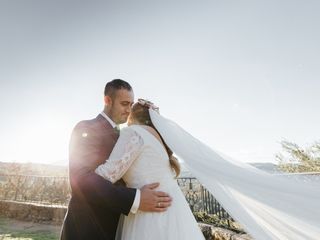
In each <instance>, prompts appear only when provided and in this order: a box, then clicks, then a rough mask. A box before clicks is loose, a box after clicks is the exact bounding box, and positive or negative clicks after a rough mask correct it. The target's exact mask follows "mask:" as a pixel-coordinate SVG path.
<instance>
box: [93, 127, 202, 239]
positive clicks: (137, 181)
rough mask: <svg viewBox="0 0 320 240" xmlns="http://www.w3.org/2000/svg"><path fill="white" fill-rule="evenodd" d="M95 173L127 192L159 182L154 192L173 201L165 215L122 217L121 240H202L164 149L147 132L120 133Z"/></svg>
mask: <svg viewBox="0 0 320 240" xmlns="http://www.w3.org/2000/svg"><path fill="white" fill-rule="evenodd" d="M96 173H97V174H99V175H101V176H102V177H104V178H105V179H107V180H109V181H111V182H113V183H114V182H116V181H117V180H119V179H120V178H122V179H123V180H124V181H125V182H126V184H127V186H128V187H131V188H141V187H142V186H144V185H145V184H150V183H153V182H159V183H160V186H159V187H158V188H157V189H156V190H159V191H164V192H166V193H168V194H169V195H170V196H171V197H172V199H173V201H172V205H171V206H170V207H169V208H168V210H167V211H165V212H162V213H156V212H142V211H139V210H138V212H137V213H136V214H132V213H129V215H128V216H125V218H124V223H123V228H122V233H121V239H122V240H150V239H153V240H188V239H189V240H203V239H204V237H203V234H202V232H201V230H200V228H199V227H198V225H197V222H196V220H195V218H194V216H193V214H192V212H191V210H190V208H189V205H188V203H187V201H186V199H185V197H184V195H183V193H182V192H181V190H180V187H179V186H178V184H177V181H176V180H175V178H174V176H175V175H174V173H173V171H172V169H171V166H170V163H169V157H168V154H167V152H166V150H165V148H164V146H163V145H162V143H161V142H160V141H159V140H158V139H157V138H156V137H155V136H154V135H152V134H151V133H150V132H149V131H148V130H146V129H144V128H143V127H141V126H139V125H131V126H129V127H126V128H124V129H122V130H121V132H120V136H119V139H118V141H117V143H116V145H115V147H114V149H113V151H112V153H111V155H110V157H109V159H108V160H107V161H106V162H105V163H104V164H103V165H100V166H99V167H98V168H97V169H96Z"/></svg>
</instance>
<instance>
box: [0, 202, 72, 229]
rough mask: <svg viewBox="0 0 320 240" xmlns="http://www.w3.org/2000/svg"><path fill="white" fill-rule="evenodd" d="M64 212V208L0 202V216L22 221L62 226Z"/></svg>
mask: <svg viewBox="0 0 320 240" xmlns="http://www.w3.org/2000/svg"><path fill="white" fill-rule="evenodd" d="M66 211H67V208H66V207H64V206H48V205H41V204H35V203H21V202H14V201H3V200H2V201H0V216H3V217H8V218H14V219H17V220H23V221H32V222H50V223H53V224H62V222H63V219H64V216H65V214H66Z"/></svg>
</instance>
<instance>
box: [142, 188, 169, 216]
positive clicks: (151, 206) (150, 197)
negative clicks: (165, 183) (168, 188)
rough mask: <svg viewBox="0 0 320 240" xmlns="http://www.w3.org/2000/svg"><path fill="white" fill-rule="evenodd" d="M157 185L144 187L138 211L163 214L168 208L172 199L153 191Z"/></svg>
mask: <svg viewBox="0 0 320 240" xmlns="http://www.w3.org/2000/svg"><path fill="white" fill-rule="evenodd" d="M159 185H160V184H159V183H151V184H147V185H144V186H143V187H142V188H141V189H140V191H141V197H140V205H139V210H141V211H145V212H164V211H166V210H167V209H168V207H170V205H171V202H172V198H171V197H170V196H169V195H168V194H167V193H165V192H161V191H155V190H154V189H155V188H157V187H158V186H159Z"/></svg>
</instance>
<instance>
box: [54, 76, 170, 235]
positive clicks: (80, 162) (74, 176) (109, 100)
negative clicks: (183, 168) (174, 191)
mask: <svg viewBox="0 0 320 240" xmlns="http://www.w3.org/2000/svg"><path fill="white" fill-rule="evenodd" d="M133 101H134V95H133V90H132V88H131V86H130V85H129V83H127V82H125V81H123V80H121V79H115V80H113V81H111V82H108V83H107V84H106V86H105V90H104V102H105V107H104V111H103V112H102V113H101V114H99V115H98V116H97V117H96V118H95V119H92V120H85V121H81V122H79V123H78V124H77V125H76V127H75V128H74V130H73V132H72V136H71V140H70V149H69V178H70V184H71V190H72V193H71V200H70V203H69V206H68V211H67V214H66V217H65V219H64V223H63V227H62V231H61V236H60V239H61V240H82V239H83V240H90V239H94V240H113V239H114V238H115V234H116V229H117V225H118V221H119V217H120V214H121V213H122V214H125V215H128V214H129V212H131V213H133V214H134V213H136V212H137V210H138V209H139V210H141V211H151V212H163V211H166V210H167V208H168V207H169V206H170V204H171V198H170V197H169V195H168V194H166V193H164V192H159V191H155V190H154V189H155V188H156V187H158V186H159V184H158V183H152V184H148V185H145V186H143V187H142V188H141V189H132V188H127V187H125V186H124V183H123V182H118V183H116V184H112V183H111V182H109V181H107V180H105V179H104V178H102V177H100V176H99V175H97V174H96V173H95V172H94V170H95V169H96V168H97V167H98V166H99V165H100V164H102V163H104V162H105V161H106V159H108V157H109V155H110V153H111V151H112V149H113V147H114V145H115V143H116V141H117V139H118V137H119V132H118V130H117V125H118V124H121V123H125V122H126V121H127V118H128V116H129V114H130V111H131V106H132V104H133Z"/></svg>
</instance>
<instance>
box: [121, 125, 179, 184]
mask: <svg viewBox="0 0 320 240" xmlns="http://www.w3.org/2000/svg"><path fill="white" fill-rule="evenodd" d="M129 128H131V129H132V130H134V131H135V132H136V133H137V134H138V135H139V136H140V137H141V138H142V140H143V147H142V150H141V153H140V154H139V156H138V157H137V159H136V160H135V161H134V162H133V163H132V165H131V166H130V168H129V170H128V171H127V172H126V173H125V175H124V176H123V179H124V181H125V182H126V183H127V186H128V187H133V188H140V187H142V186H143V185H145V184H149V183H151V182H159V183H160V189H163V190H165V189H166V186H169V185H171V184H172V183H174V182H175V180H174V176H175V175H174V172H173V171H172V168H171V166H170V163H169V156H168V153H167V151H166V149H165V147H164V146H163V144H162V143H161V142H160V141H161V140H160V139H158V138H157V136H156V135H155V133H152V132H150V130H149V129H148V128H147V127H144V126H141V125H131V126H129Z"/></svg>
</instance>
